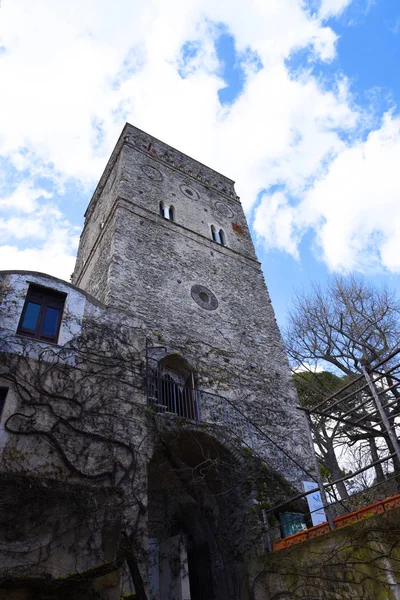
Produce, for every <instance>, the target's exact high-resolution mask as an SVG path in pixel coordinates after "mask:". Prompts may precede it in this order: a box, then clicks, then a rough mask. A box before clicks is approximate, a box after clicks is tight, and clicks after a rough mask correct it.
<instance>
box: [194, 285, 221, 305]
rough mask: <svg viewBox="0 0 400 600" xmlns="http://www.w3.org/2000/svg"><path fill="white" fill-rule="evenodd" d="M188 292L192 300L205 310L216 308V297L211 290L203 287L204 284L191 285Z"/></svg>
mask: <svg viewBox="0 0 400 600" xmlns="http://www.w3.org/2000/svg"><path fill="white" fill-rule="evenodd" d="M190 294H191V296H192V298H193V300H194V301H195V302H196V303H197V304H198V305H199V306H201V308H204V309H205V310H215V309H216V308H218V300H217V297H216V296H215V295H214V294H213V293H212V291H211V290H209V289H208V288H206V287H204V285H198V284H196V285H193V286H192V289H191V290H190Z"/></svg>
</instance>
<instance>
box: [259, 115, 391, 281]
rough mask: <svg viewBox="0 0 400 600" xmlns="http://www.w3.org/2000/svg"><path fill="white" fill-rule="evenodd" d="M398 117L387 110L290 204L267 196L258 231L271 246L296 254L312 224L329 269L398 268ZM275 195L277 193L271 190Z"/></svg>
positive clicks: (260, 215)
mask: <svg viewBox="0 0 400 600" xmlns="http://www.w3.org/2000/svg"><path fill="white" fill-rule="evenodd" d="M399 164H400V117H395V116H393V115H392V114H390V113H388V114H386V115H385V117H384V119H383V122H382V125H381V127H379V128H377V129H375V130H373V131H371V132H370V133H369V135H368V136H367V138H366V139H365V140H361V141H358V143H353V144H352V145H349V146H347V147H345V148H343V149H342V150H341V151H340V152H339V153H338V154H337V155H336V157H335V158H334V160H333V161H332V163H331V164H330V165H329V168H328V169H327V171H326V172H325V174H324V175H322V176H321V177H320V178H319V179H317V180H316V181H315V183H314V185H313V187H311V188H310V189H308V190H306V191H305V192H303V194H302V200H301V202H300V203H299V204H298V205H297V206H296V207H295V208H294V207H293V206H292V205H291V204H290V203H289V202H288V200H287V198H286V197H285V195H284V194H280V197H279V204H277V203H276V200H275V197H274V195H273V196H272V197H269V196H265V197H264V198H263V200H262V202H261V205H260V207H259V208H258V210H257V213H256V230H257V231H258V233H259V234H260V235H262V236H264V237H265V238H266V239H267V240H269V244H270V245H272V246H276V247H278V248H280V249H282V250H285V251H286V252H289V253H290V254H292V255H293V256H294V257H296V258H297V257H298V244H299V242H300V241H301V239H302V236H303V234H304V233H305V232H306V231H308V230H310V229H313V230H314V231H315V233H316V235H317V242H318V246H319V248H320V251H321V254H322V258H323V259H324V261H325V262H326V263H327V265H328V267H329V268H330V269H332V270H356V269H357V270H361V271H370V270H371V269H375V268H379V266H380V265H382V266H383V267H385V268H387V269H389V270H390V271H394V272H400V239H399V236H398V232H399V228H400V206H399V205H400V203H399V198H400V184H399V179H398V176H397V170H398V165H399ZM275 196H276V195H275Z"/></svg>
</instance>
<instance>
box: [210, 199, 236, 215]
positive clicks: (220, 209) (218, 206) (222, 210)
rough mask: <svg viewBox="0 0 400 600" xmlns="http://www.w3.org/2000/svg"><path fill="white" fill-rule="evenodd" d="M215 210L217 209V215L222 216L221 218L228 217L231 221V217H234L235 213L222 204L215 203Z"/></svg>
mask: <svg viewBox="0 0 400 600" xmlns="http://www.w3.org/2000/svg"><path fill="white" fill-rule="evenodd" d="M215 208H216V209H217V211H218V212H219V214H220V215H222V216H223V217H228V218H229V219H233V217H234V216H235V213H234V212H233V210H232V209H231V208H230V206H228V205H227V204H225V203H224V202H216V203H215Z"/></svg>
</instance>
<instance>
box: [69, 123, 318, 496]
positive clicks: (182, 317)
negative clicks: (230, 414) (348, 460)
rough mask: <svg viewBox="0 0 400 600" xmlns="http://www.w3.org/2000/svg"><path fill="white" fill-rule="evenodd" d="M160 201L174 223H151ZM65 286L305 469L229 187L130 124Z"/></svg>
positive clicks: (281, 462) (269, 313)
mask: <svg viewBox="0 0 400 600" xmlns="http://www.w3.org/2000/svg"><path fill="white" fill-rule="evenodd" d="M102 186H103V187H102ZM160 201H163V202H164V203H165V204H167V205H171V204H173V206H174V209H175V222H171V221H169V220H167V219H165V218H163V217H162V216H160V214H159V203H160ZM233 223H235V224H239V225H240V228H236V231H235V229H233V227H232V224H233ZM212 224H213V225H214V226H215V227H216V229H217V230H219V229H223V231H224V233H225V239H226V247H223V246H221V245H220V244H217V243H216V242H214V241H213V240H212V237H211V229H210V228H211V225H212ZM237 229H239V231H242V233H240V232H238V231H237ZM73 282H74V283H76V284H77V285H78V286H80V287H81V288H83V289H85V290H87V291H88V292H90V293H91V294H93V295H94V296H95V297H97V298H98V299H99V300H101V301H103V302H105V303H106V304H107V305H110V306H115V307H118V308H121V309H123V310H127V311H132V312H133V313H134V314H135V315H137V317H138V318H139V319H141V320H143V323H144V324H145V327H146V331H147V332H148V333H149V334H154V333H155V334H156V335H158V336H159V339H160V340H161V339H162V343H163V344H164V345H166V346H167V347H168V348H171V349H173V348H175V349H177V350H178V351H180V352H181V353H182V354H183V355H184V356H185V358H186V359H187V360H188V361H189V363H190V364H191V365H192V367H193V368H194V369H195V372H196V379H197V382H196V383H197V385H198V386H199V387H202V388H203V389H205V390H207V391H210V392H214V393H220V394H223V395H225V396H227V397H228V398H229V399H231V400H232V401H233V402H234V403H236V405H237V406H238V407H240V408H241V409H242V410H243V411H244V412H245V413H246V414H247V415H248V416H249V417H250V418H251V419H252V420H254V421H255V423H256V424H257V425H258V426H260V427H262V429H263V430H264V431H265V432H266V433H267V434H268V436H270V437H271V438H273V440H274V441H275V442H277V443H278V444H279V446H280V447H282V448H283V449H284V450H285V451H287V452H288V453H290V455H291V456H292V457H293V458H295V460H296V461H297V463H299V464H300V465H301V466H305V467H306V468H307V469H308V470H312V467H311V463H310V456H309V454H310V453H309V448H308V442H307V440H306V436H305V433H304V424H303V416H302V415H301V413H300V412H299V411H298V410H296V408H295V406H296V404H297V398H296V394H295V390H294V386H293V383H292V380H291V374H290V371H289V367H288V362H287V358H286V355H285V352H284V348H283V344H282V340H281V336H280V333H279V329H278V327H277V324H276V320H275V316H274V312H273V308H272V306H271V302H270V299H269V296H268V291H267V289H266V286H265V283H264V279H263V274H262V272H261V268H260V264H259V263H258V261H257V260H256V256H255V251H254V247H253V243H252V240H251V236H250V233H249V229H248V226H247V223H246V219H245V216H244V213H243V209H242V207H241V204H240V202H239V200H238V198H237V196H236V193H235V191H234V186H233V182H232V181H231V180H229V179H227V178H225V177H223V176H221V175H219V174H217V173H215V172H214V171H212V170H211V169H208V168H207V167H204V166H203V165H201V164H200V163H198V162H196V161H194V160H193V159H191V158H189V157H187V156H185V155H183V154H181V153H179V152H177V151H175V150H173V149H171V148H170V147H169V146H167V145H166V144H164V143H162V142H159V141H158V140H155V139H154V138H151V137H150V136H148V135H147V134H144V133H143V132H141V131H140V130H137V129H136V128H134V127H132V126H130V125H127V126H126V128H125V129H124V131H123V134H122V135H121V138H120V140H119V142H118V144H117V147H116V150H115V151H114V154H113V156H112V157H111V159H110V162H109V164H108V166H107V167H106V170H105V174H104V175H103V178H102V180H101V185H100V186H99V188H98V189H97V190H96V192H95V194H94V197H93V199H92V201H91V203H90V204H89V208H88V211H87V214H86V223H85V228H84V231H83V234H82V239H81V243H80V246H79V252H78V259H77V263H76V269H75V272H74V275H73ZM196 285H199V286H204V287H205V288H208V289H209V290H210V291H211V292H212V293H213V294H214V295H215V297H216V299H217V301H218V307H217V308H216V309H215V310H212V311H210V310H206V309H205V308H203V307H201V306H199V304H197V303H196V302H195V301H194V300H193V298H192V295H191V290H192V288H193V286H196ZM263 443H264V446H265V448H264V457H265V458H267V460H268V462H269V463H270V464H271V466H273V467H274V468H276V469H277V470H278V471H279V472H281V473H282V474H284V475H285V476H286V477H287V478H288V479H290V480H291V481H292V482H293V483H295V484H297V486H300V482H301V480H302V479H304V478H305V477H307V476H306V475H305V474H304V472H303V471H302V469H301V468H299V467H297V466H296V465H295V464H294V463H293V461H290V460H289V459H287V457H285V455H284V454H283V453H282V452H280V451H279V450H277V448H276V447H274V446H273V445H272V446H271V444H270V443H268V442H267V440H266V439H264V440H263Z"/></svg>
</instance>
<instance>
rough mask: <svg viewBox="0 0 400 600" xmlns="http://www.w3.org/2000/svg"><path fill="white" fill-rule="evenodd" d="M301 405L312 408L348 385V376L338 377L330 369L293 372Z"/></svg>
mask: <svg viewBox="0 0 400 600" xmlns="http://www.w3.org/2000/svg"><path fill="white" fill-rule="evenodd" d="M293 379H294V383H295V386H296V389H297V393H298V395H299V400H300V404H301V406H304V407H305V408H312V407H313V406H316V405H317V404H319V403H320V402H322V400H323V399H324V398H326V397H327V396H329V395H330V394H333V393H334V392H336V391H337V390H339V389H340V388H341V387H343V386H344V385H346V383H347V381H348V378H347V377H345V376H344V377H338V376H337V375H334V374H333V373H330V372H329V371H320V372H317V373H314V372H311V371H302V372H300V373H294V374H293Z"/></svg>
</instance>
